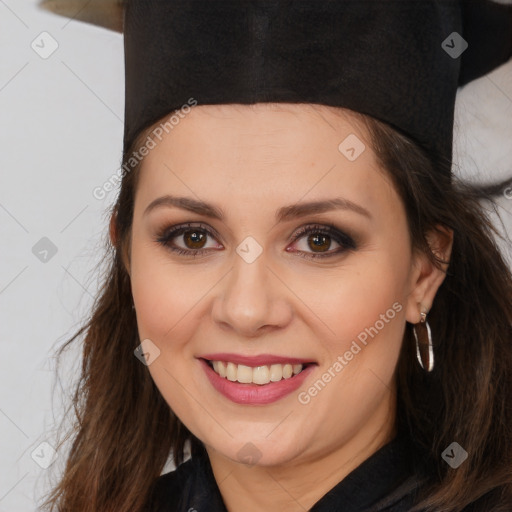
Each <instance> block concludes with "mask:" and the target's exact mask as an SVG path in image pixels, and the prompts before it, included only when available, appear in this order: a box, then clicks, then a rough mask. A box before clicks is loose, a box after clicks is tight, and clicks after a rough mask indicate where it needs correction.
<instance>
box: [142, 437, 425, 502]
mask: <svg viewBox="0 0 512 512" xmlns="http://www.w3.org/2000/svg"><path fill="white" fill-rule="evenodd" d="M409 454H410V445H409V442H408V439H407V438H406V437H405V436H404V435H403V434H402V435H399V436H397V437H395V438H394V439H393V440H392V441H391V442H390V443H388V444H386V445H385V446H383V447H382V448H381V449H380V450H378V451H377V452H375V453H374V454H373V455H371V456H370V457H369V458H368V459H366V460H365V461H364V462H363V463H362V464H360V465H359V466H358V467H357V468H355V469H354V470H353V471H352V472H351V473H350V474H349V475H347V476H346V477H345V478H344V479H343V480H342V481H341V482H340V483H339V484H337V485H336V486H335V487H334V488H333V489H331V490H330V491H329V492H328V493H327V494H326V495H325V496H323V498H321V499H320V500H319V501H318V502H317V503H316V504H315V505H314V506H313V507H312V508H311V512H334V511H343V512H363V511H364V512H406V511H409V510H410V508H411V507H412V505H413V504H414V502H415V499H416V497H417V494H416V493H417V489H418V487H419V485H421V482H422V481H423V480H424V478H425V477H424V476H423V472H422V470H421V468H420V469H417V470H415V469H414V468H413V466H412V464H411V462H410V458H409ZM190 509H195V510H197V511H208V512H226V508H225V505H224V503H223V501H222V496H221V494H220V491H219V489H218V487H217V484H216V482H215V479H214V476H213V473H212V470H211V466H210V463H209V460H208V457H207V456H206V455H203V456H199V455H198V456H196V457H194V458H192V459H189V460H188V461H187V462H184V463H183V464H181V465H180V466H179V467H178V468H177V469H176V470H175V471H172V472H170V473H166V474H165V475H162V476H160V477H159V478H158V480H157V482H156V485H155V490H154V492H153V495H152V497H151V499H150V501H149V503H148V505H147V507H146V509H145V510H147V512H189V510H190Z"/></svg>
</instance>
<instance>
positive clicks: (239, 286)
mask: <svg viewBox="0 0 512 512" xmlns="http://www.w3.org/2000/svg"><path fill="white" fill-rule="evenodd" d="M349 134H355V135H356V136H357V137H358V138H359V139H360V140H361V141H363V143H364V144H365V146H366V149H365V150H364V151H363V152H362V153H361V154H360V156H359V157H358V158H356V160H354V161H349V160H348V159H347V158H346V157H345V156H344V155H343V154H342V153H341V152H340V151H339V150H338V145H339V144H340V142H342V141H343V140H344V139H345V138H346V137H347V136H348V135H349ZM165 194H173V195H179V196H186V197H190V198H193V199H201V200H203V201H207V202H209V203H213V204H215V205H216V206H217V207H218V208H220V209H222V210H223V212H224V214H225V218H224V219H223V220H222V221H220V220H216V219H211V218H209V217H206V216H204V215H200V214H197V213H192V212H188V211H185V210H182V209H179V208H176V207H169V206H161V207H158V208H155V209H153V210H151V211H150V212H149V213H147V214H146V215H145V214H144V211H145V209H146V208H147V206H148V205H149V204H150V203H151V202H152V201H153V200H155V199H156V198H158V197H161V196H163V195H165ZM335 197H343V198H345V199H348V200H350V201H352V202H354V203H356V204H357V205H359V206H361V207H363V208H364V209H366V210H367V211H368V212H369V214H370V216H371V218H367V217H366V216H364V215H361V214H360V213H357V212H355V211H351V210H347V209H340V210H332V211H328V212H323V213H313V214H308V215H306V216H305V217H301V218H295V219H289V220H286V221H282V222H276V220H275V218H274V214H275V212H276V210H277V209H278V208H280V207H282V206H285V205H292V204H296V203H299V204H300V203H303V202H306V201H313V200H320V199H328V198H335ZM185 222H192V223H195V224H196V225H197V223H202V224H203V225H204V226H203V227H207V228H208V229H210V230H211V231H213V236H208V237H207V239H206V241H205V242H204V244H203V247H205V251H206V252H205V253H204V254H203V255H199V256H197V257H196V258H192V257H187V256H183V255H179V254H175V253H172V252H171V251H170V249H169V248H168V247H165V246H164V245H162V244H161V243H159V242H157V241H156V238H157V237H158V235H159V234H160V231H162V230H164V229H165V228H168V227H171V226H175V225H178V224H181V223H185ZM326 223H332V224H334V225H335V226H336V227H337V228H338V229H340V230H341V231H342V232H346V233H347V234H350V235H351V236H352V237H353V238H354V239H355V240H356V248H355V249H353V250H345V251H344V252H341V253H339V254H334V252H335V251H336V250H337V249H339V248H340V247H342V246H341V245H340V244H338V243H337V242H336V241H335V240H334V239H333V238H331V239H327V240H328V242H329V240H330V241H331V244H330V245H328V242H327V246H325V247H324V246H322V247H323V248H320V249H316V251H315V246H314V244H313V243H309V244H308V237H309V240H310V241H311V238H312V237H313V236H314V234H315V233H312V234H309V235H308V234H306V235H303V236H302V237H301V238H300V239H299V240H297V241H293V234H294V233H295V232H296V231H297V230H298V228H299V227H301V226H304V225H311V224H319V225H321V226H325V224H326ZM216 234H218V236H216ZM317 234H318V233H317ZM320 234H322V232H320ZM111 235H112V237H113V239H115V236H116V235H115V230H114V229H112V231H111ZM247 236H251V237H253V238H254V239H255V240H256V241H257V242H258V243H259V245H260V246H261V247H262V249H263V252H262V254H261V255H260V256H259V257H258V258H257V259H256V260H255V261H254V262H252V263H247V262H246V261H245V260H244V259H243V258H241V257H240V256H239V255H238V254H237V252H236V248H237V246H238V245H239V244H240V243H241V242H242V241H243V240H244V239H245V238H246V237H247ZM451 237H452V234H451V233H449V232H445V234H444V235H433V234H431V235H430V242H431V244H432V246H433V247H434V249H435V250H436V251H437V252H438V254H442V255H443V256H444V257H445V258H446V259H448V258H449V254H450V251H451V240H452V238H451ZM173 241H174V243H175V244H176V245H178V246H180V247H181V248H188V249H189V250H191V249H193V248H194V247H201V246H200V245H196V246H194V245H193V244H192V245H191V241H190V239H187V237H185V236H183V234H181V235H178V236H177V237H175V238H174V239H173ZM185 244H188V245H185ZM286 248H288V249H289V251H286V250H285V249H286ZM322 251H323V252H331V254H333V255H332V256H331V257H326V258H323V259H322V258H316V259H315V258H311V259H307V256H309V255H311V254H317V253H321V252H322ZM300 254H303V255H304V256H305V257H301V256H300ZM126 266H127V270H128V272H129V274H130V278H131V284H132V293H133V299H134V303H135V309H136V314H137V322H138V328H139V335H140V339H141V340H144V339H147V338H149V339H150V340H151V341H152V342H153V343H154V344H155V345H156V346H157V347H158V349H159V350H160V355H159V356H158V358H157V359H156V360H155V361H154V362H153V363H152V364H150V365H149V366H148V368H149V371H150V373H151V376H152V378H153V379H154V381H155V383H156V385H157V386H158V389H159V390H160V391H161V393H162V395H163V397H164V398H165V400H166V401H167V403H168V404H169V406H170V407H171V408H172V409H173V410H174V412H175V413H176V414H177V415H178V417H179V418H180V419H181V420H182V422H183V423H184V424H185V425H186V426H187V428H188V429H189V430H190V431H191V432H192V433H193V434H194V435H195V436H197V437H198V438H199V439H200V440H201V441H202V442H203V443H204V444H205V446H206V448H207V451H208V455H209V457H210V461H211V464H212V468H213V472H214V475H215V478H216V481H217V483H218V485H219V488H220V491H221V493H222V496H223V499H224V502H225V504H226V506H227V509H228V510H229V511H230V512H241V511H245V512H256V511H258V512H260V511H268V510H282V511H303V510H307V509H309V508H310V507H311V506H312V505H313V504H314V503H315V502H317V501H318V500H319V499H320V498H321V497H322V496H323V495H324V494H325V493H326V492H327V491H328V490H329V489H331V488H332V487H334V486H335V485H336V484H337V483H338V482H339V481H341V480H342V479H343V478H344V477H345V476H346V475H347V474H348V473H350V472H351V471H352V470H353V469H355V468H356V467H357V466H358V465H359V464H361V462H363V461H364V460H365V459H367V458H368V457H369V456H370V455H372V454H373V453H375V452H376V451H377V450H378V449H379V448H381V447H382V446H383V445H385V444H386V443H388V442H389V441H390V440H391V439H392V438H393V437H394V435H395V433H396V432H395V425H394V423H395V416H396V409H395V402H396V383H395V380H396V375H395V368H396V364H397V361H398V357H399V353H400V348H401V344H402V337H403V333H404V329H405V322H406V321H409V322H411V323H417V322H419V320H420V311H422V308H423V310H425V311H428V310H429V309H430V307H431V305H432V303H433V300H434V297H435V294H436V291H437V290H438V288H439V286H440V285H441V283H442V281H443V279H444V273H443V271H442V270H439V269H437V268H436V267H435V266H433V265H432V264H431V263H430V262H429V261H428V259H427V257H426V256H425V255H422V254H415V253H414V252H413V251H412V250H411V241H410V237H409V233H408V229H407V223H406V216H405V211H404V208H403V205H402V202H401V200H400V199H399V197H398V195H397V193H396V191H395V190H394V188H393V186H392V184H391V182H390V180H389V178H388V177H387V176H386V174H385V173H384V172H383V171H382V169H381V168H380V167H379V165H378V163H377V160H376V157H375V155H374V153H373V151H372V149H371V146H370V143H369V139H368V136H367V134H366V133H365V131H364V129H363V127H362V126H361V125H360V124H359V123H358V121H357V120H356V118H355V117H354V116H352V115H351V114H350V112H349V111H343V112H340V111H339V110H335V109H333V108H331V107H325V106H319V105H283V104H281V105H274V104H257V105H255V106H240V105H205V106H198V107H195V108H193V109H192V111H191V112H190V113H189V114H187V115H186V116H185V118H184V119H182V120H181V121H180V123H179V124H178V125H177V126H175V127H174V128H173V130H172V131H170V132H169V133H168V134H166V135H165V136H164V138H163V140H162V141H161V142H159V143H158V145H157V147H155V148H154V149H153V150H151V151H150V153H149V154H148V155H147V156H146V157H145V158H144V161H143V164H142V169H141V176H140V181H139V184H138V188H137V191H136V197H135V209H134V217H133V230H132V238H131V245H130V248H129V254H128V255H127V261H126ZM394 303H399V305H400V306H401V310H400V311H398V312H396V315H395V316H394V318H393V319H391V320H388V322H386V323H385V326H384V328H381V329H380V330H379V332H378V334H377V335H375V336H374V337H373V338H369V341H368V343H367V345H366V346H364V347H363V348H362V350H361V351H360V352H358V353H357V355H355V356H354V357H353V359H352V360H351V361H350V362H348V364H347V365H346V366H345V367H344V368H343V370H342V371H341V372H339V373H338V374H337V375H336V377H335V378H332V380H331V381H330V382H329V383H328V384H327V385H326V386H325V387H324V388H323V389H322V390H321V392H319V393H318V394H317V395H316V396H314V397H312V398H311V400H310V401H309V403H307V404H302V403H300V402H299V400H298V393H299V392H301V391H307V390H308V389H309V388H310V387H311V385H312V384H313V383H314V382H315V381H317V380H318V379H319V378H321V376H322V374H323V373H325V372H326V371H328V369H329V368H332V366H333V363H334V362H335V361H336V360H337V357H338V356H339V355H343V354H344V353H345V352H346V351H347V350H348V349H349V348H350V346H351V343H352V341H353V340H356V339H357V336H358V334H360V333H361V332H363V331H364V330H365V328H369V327H370V326H374V325H375V324H376V321H377V320H379V318H382V317H381V315H383V314H386V311H388V310H389V309H390V308H392V305H393V304H394ZM212 352H231V353H237V354H247V355H257V354H276V355H283V356H290V357H300V358H306V359H308V360H311V361H316V363H317V364H318V366H317V367H316V368H315V369H314V371H313V372H312V374H310V375H309V377H308V378H307V379H306V381H305V382H304V383H303V385H302V386H301V387H300V389H299V390H297V392H293V393H291V394H290V395H288V396H286V397H284V398H282V399H280V400H278V401H277V402H274V403H271V404H268V405H258V406H255V405H240V404H235V403H233V402H231V401H229V400H228V399H226V398H225V397H224V396H222V395H221V394H219V393H218V392H217V391H216V390H215V389H214V388H213V387H212V386H211V384H210V383H209V381H208V380H207V378H206V376H205V372H204V370H203V369H202V367H201V365H200V364H199V361H198V359H197V357H198V356H200V355H202V354H203V355H204V354H206V353H212ZM411 364H418V363H417V361H411ZM249 442H250V443H252V444H253V445H254V446H256V448H257V450H258V455H257V456H255V457H256V459H257V461H256V465H254V466H248V465H246V464H244V463H242V462H240V460H239V459H240V457H239V455H238V452H239V450H241V449H242V447H244V446H245V445H246V443H249ZM258 457H259V458H258Z"/></svg>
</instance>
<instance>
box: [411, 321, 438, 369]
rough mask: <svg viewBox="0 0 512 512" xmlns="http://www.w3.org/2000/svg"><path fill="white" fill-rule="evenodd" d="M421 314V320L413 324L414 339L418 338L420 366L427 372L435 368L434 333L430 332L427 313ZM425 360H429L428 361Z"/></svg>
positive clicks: (417, 348)
mask: <svg viewBox="0 0 512 512" xmlns="http://www.w3.org/2000/svg"><path fill="white" fill-rule="evenodd" d="M420 314H421V320H420V321H419V322H418V323H417V324H414V326H413V333H414V339H415V340H416V357H417V359H418V362H419V363H420V366H421V367H422V368H423V369H424V370H426V371H427V372H431V371H432V370H433V369H434V347H433V346H432V333H431V332H430V326H429V325H428V322H427V315H426V313H420ZM425 360H427V362H426V363H425V362H424V361H425Z"/></svg>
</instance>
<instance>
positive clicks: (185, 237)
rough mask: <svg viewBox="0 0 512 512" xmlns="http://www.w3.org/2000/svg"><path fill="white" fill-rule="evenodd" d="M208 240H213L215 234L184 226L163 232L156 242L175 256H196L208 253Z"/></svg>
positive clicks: (206, 230) (195, 227)
mask: <svg viewBox="0 0 512 512" xmlns="http://www.w3.org/2000/svg"><path fill="white" fill-rule="evenodd" d="M208 238H212V239H215V234H214V233H212V232H211V231H210V230H209V229H207V228H203V227H201V226H193V225H192V224H185V225H181V226H174V227H172V228H171V229H166V230H164V231H163V232H162V233H160V234H159V236H158V237H157V238H156V241H157V242H159V243H161V244H162V245H164V246H165V247H167V248H168V249H170V250H171V251H173V252H176V253H177V254H183V255H185V256H197V255H200V254H203V253H205V252H207V251H208V249H209V248H208V247H206V244H207V242H208ZM178 242H179V243H178ZM213 248H215V246H214V247H213Z"/></svg>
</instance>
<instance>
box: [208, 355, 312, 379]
mask: <svg viewBox="0 0 512 512" xmlns="http://www.w3.org/2000/svg"><path fill="white" fill-rule="evenodd" d="M204 361H205V362H206V363H207V364H208V366H209V367H210V368H211V369H212V370H213V371H214V372H215V373H216V374H217V375H219V376H220V377H222V378H225V379H227V380H229V381H231V382H239V383H241V384H259V385H265V384H270V383H271V382H279V381H281V380H286V379H291V378H292V377H294V376H295V375H298V374H299V373H301V372H302V371H303V370H304V369H305V368H306V367H308V366H309V365H310V363H305V364H291V363H286V364H270V365H262V366H246V365H243V364H235V363H232V362H226V361H209V360H208V359H204Z"/></svg>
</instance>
